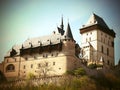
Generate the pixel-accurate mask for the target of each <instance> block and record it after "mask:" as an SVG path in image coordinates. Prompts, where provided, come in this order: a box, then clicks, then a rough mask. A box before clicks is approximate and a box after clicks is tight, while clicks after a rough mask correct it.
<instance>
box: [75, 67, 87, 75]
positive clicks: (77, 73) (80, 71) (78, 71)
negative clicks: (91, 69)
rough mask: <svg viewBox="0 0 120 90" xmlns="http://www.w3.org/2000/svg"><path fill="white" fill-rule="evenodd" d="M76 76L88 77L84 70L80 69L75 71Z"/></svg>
mask: <svg viewBox="0 0 120 90" xmlns="http://www.w3.org/2000/svg"><path fill="white" fill-rule="evenodd" d="M74 74H75V75H81V76H83V75H86V71H85V70H84V69H83V68H78V69H76V70H74Z"/></svg>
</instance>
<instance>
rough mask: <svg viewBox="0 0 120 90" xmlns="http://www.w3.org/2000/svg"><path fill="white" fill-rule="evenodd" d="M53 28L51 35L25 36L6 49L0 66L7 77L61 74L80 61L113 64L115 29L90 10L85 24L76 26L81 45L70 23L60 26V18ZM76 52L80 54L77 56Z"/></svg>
mask: <svg viewBox="0 0 120 90" xmlns="http://www.w3.org/2000/svg"><path fill="white" fill-rule="evenodd" d="M57 31H58V32H55V31H53V33H52V34H51V35H48V36H43V37H37V38H31V39H27V40H26V41H25V42H24V43H23V44H21V45H15V46H13V47H12V49H10V50H9V51H8V53H7V54H6V56H5V57H4V61H3V62H2V63H1V64H0V70H1V71H2V72H3V73H4V75H5V77H6V78H7V79H12V78H13V79H18V78H26V77H27V75H29V74H33V75H35V76H36V77H39V76H46V75H49V76H55V75H63V74H64V73H66V71H69V70H74V69H76V68H78V67H80V63H81V61H86V62H87V65H89V64H91V63H92V64H100V65H102V66H104V67H111V66H114V38H115V32H114V31H113V30H111V29H109V27H108V26H107V24H106V23H105V21H104V20H103V19H102V18H101V17H99V16H97V15H96V14H92V16H91V17H90V19H89V20H88V22H87V24H86V25H83V27H82V28H81V29H80V33H81V35H82V42H81V48H80V47H79V45H78V44H77V43H76V41H75V40H74V38H73V35H72V31H71V28H70V25H69V23H68V26H67V30H66V31H65V30H64V25H63V18H62V21H61V25H60V27H57ZM80 53H81V54H82V58H80V57H79V55H80Z"/></svg>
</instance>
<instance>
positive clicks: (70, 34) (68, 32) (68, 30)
mask: <svg viewBox="0 0 120 90" xmlns="http://www.w3.org/2000/svg"><path fill="white" fill-rule="evenodd" d="M65 35H66V38H67V39H73V35H72V32H71V28H70V25H69V23H68V26H67V30H66V34H65Z"/></svg>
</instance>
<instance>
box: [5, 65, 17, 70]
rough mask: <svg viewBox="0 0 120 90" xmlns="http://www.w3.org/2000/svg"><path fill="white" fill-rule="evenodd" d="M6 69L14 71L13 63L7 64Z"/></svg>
mask: <svg viewBox="0 0 120 90" xmlns="http://www.w3.org/2000/svg"><path fill="white" fill-rule="evenodd" d="M6 71H7V72H12V71H15V66H14V65H13V64H9V65H8V66H7V67H6Z"/></svg>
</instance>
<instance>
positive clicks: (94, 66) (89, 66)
mask: <svg viewBox="0 0 120 90" xmlns="http://www.w3.org/2000/svg"><path fill="white" fill-rule="evenodd" d="M88 68H91V69H96V68H97V65H96V64H89V65H88Z"/></svg>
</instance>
